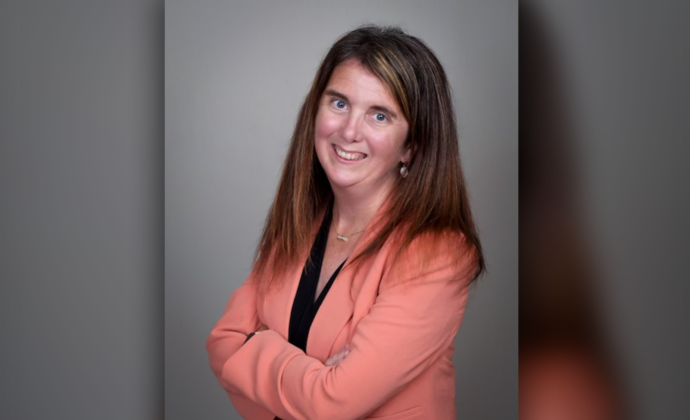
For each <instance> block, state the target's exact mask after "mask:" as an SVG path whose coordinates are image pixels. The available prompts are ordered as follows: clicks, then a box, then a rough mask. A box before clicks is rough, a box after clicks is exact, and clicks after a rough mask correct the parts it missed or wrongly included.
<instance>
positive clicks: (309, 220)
mask: <svg viewBox="0 0 690 420" xmlns="http://www.w3.org/2000/svg"><path fill="white" fill-rule="evenodd" d="M351 59H355V60H357V61H359V62H360V63H362V64H363V65H364V66H365V67H366V68H368V69H369V70H370V71H371V72H372V73H373V74H375V75H376V76H377V77H378V78H379V79H381V81H382V82H383V83H384V84H385V85H387V86H388V88H389V89H390V91H391V94H392V96H393V97H394V98H395V100H396V101H397V102H398V105H399V106H400V109H401V110H402V112H403V114H404V116H405V119H406V120H407V122H408V124H409V127H410V131H409V135H408V139H407V143H406V146H409V147H410V148H411V150H412V156H411V160H410V162H409V163H408V170H409V176H408V177H407V178H405V179H402V178H400V179H399V180H398V182H397V184H396V185H395V187H394V188H393V191H392V192H391V197H390V200H389V205H388V206H387V208H386V210H385V211H386V213H385V214H384V217H383V218H382V219H381V220H383V222H382V225H381V226H380V229H378V234H377V235H376V236H375V237H374V238H373V239H372V240H371V241H369V242H368V243H367V244H366V246H365V247H364V249H363V250H362V252H360V253H359V254H358V255H356V256H355V257H354V258H353V259H351V261H355V260H359V261H360V262H361V261H363V260H364V259H366V258H367V257H370V256H372V255H373V254H374V253H376V252H377V251H378V250H380V249H381V247H382V246H383V245H384V243H385V242H386V240H387V239H388V238H389V237H390V236H391V234H393V233H394V232H395V233H396V236H398V235H400V236H399V237H400V238H401V242H400V244H401V245H400V248H399V250H398V252H399V253H400V252H402V251H403V250H404V249H405V248H406V247H407V246H408V245H409V244H410V243H411V242H412V240H413V239H415V238H416V237H418V236H419V235H422V234H427V233H432V234H434V233H438V234H442V233H446V232H458V233H462V234H463V236H464V241H465V244H458V247H457V248H458V252H463V250H467V249H471V250H472V252H474V256H475V262H476V264H475V266H476V270H475V272H474V275H473V280H474V279H476V278H477V277H479V275H480V274H481V273H482V272H483V271H484V269H485V265H484V257H483V254H482V248H481V244H480V242H479V237H478V235H477V232H476V228H475V225H474V221H473V219H472V213H471V211H470V206H469V200H468V197H467V191H466V188H465V180H464V176H463V173H462V169H461V166H460V154H459V150H458V138H457V129H456V123H455V112H454V110H453V102H452V99H451V92H450V86H449V84H448V81H447V79H446V74H445V71H444V70H443V67H442V66H441V63H440V62H439V61H438V59H437V58H436V56H435V55H434V53H433V52H432V51H431V50H430V49H429V48H428V47H427V46H426V45H425V44H424V43H423V42H422V41H421V40H419V39H418V38H415V37H413V36H410V35H407V34H406V33H404V32H403V31H402V30H401V29H399V28H396V27H380V26H363V27H360V28H358V29H355V30H354V31H351V32H349V33H347V34H345V35H344V36H343V37H342V38H340V39H339V40H338V41H337V42H336V43H335V44H334V45H333V47H331V49H330V51H329V52H328V54H327V55H326V57H325V58H324V60H323V62H322V63H321V66H320V67H319V69H318V71H317V73H316V76H315V77H314V82H313V83H312V86H311V89H310V91H309V93H308V94H307V97H306V99H305V100H304V103H303V104H302V108H301V110H300V112H299V115H298V118H297V124H296V125H295V130H294V132H293V134H292V140H291V142H290V147H289V149H288V153H287V156H286V158H285V163H284V164H283V172H282V175H281V178H280V183H279V184H278V190H277V192H276V196H275V199H274V200H273V204H272V206H271V209H270V210H269V212H268V216H267V217H266V223H265V226H264V231H263V234H262V236H261V240H260V242H259V244H258V246H257V250H256V255H255V261H254V272H255V274H256V275H255V276H254V279H255V281H256V282H257V283H258V284H259V285H260V286H261V289H262V290H267V288H268V287H269V286H270V285H271V284H273V283H274V282H275V281H276V279H277V278H279V277H276V276H275V275H274V273H283V272H285V270H286V269H288V268H289V267H290V266H292V265H293V264H296V263H303V262H302V261H298V259H299V258H300V257H304V256H306V255H307V253H308V250H309V249H310V247H311V241H312V239H313V238H312V232H313V228H314V226H315V224H316V223H318V222H319V221H318V220H317V218H318V217H319V214H321V213H322V211H323V210H324V209H325V207H326V206H327V205H329V203H330V200H331V198H332V194H333V193H332V190H331V187H330V184H329V182H328V178H327V177H326V174H325V172H324V170H323V168H322V167H321V164H320V163H319V160H318V158H317V156H316V152H315V150H314V127H315V120H316V114H317V111H318V107H319V102H320V99H321V95H322V94H323V92H324V90H325V89H326V86H327V84H328V81H329V79H330V77H331V74H332V73H333V71H334V70H335V68H336V67H337V66H338V65H339V64H341V63H343V62H344V61H346V60H351ZM269 266H270V268H269Z"/></svg>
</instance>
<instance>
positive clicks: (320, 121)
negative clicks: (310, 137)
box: [314, 112, 338, 140]
mask: <svg viewBox="0 0 690 420" xmlns="http://www.w3.org/2000/svg"><path fill="white" fill-rule="evenodd" d="M315 125H316V126H315V127H314V128H315V130H314V131H315V135H316V139H317V140H319V139H326V138H328V137H330V136H331V135H332V134H333V133H335V132H336V131H337V130H338V119H337V118H336V117H334V116H329V115H328V114H327V113H321V112H319V113H318V114H316V124H315Z"/></svg>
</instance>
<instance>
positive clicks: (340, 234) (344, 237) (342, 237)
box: [331, 219, 366, 242]
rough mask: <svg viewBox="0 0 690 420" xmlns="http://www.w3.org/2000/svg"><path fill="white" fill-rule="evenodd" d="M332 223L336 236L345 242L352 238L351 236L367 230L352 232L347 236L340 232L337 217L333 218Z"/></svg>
mask: <svg viewBox="0 0 690 420" xmlns="http://www.w3.org/2000/svg"><path fill="white" fill-rule="evenodd" d="M331 225H333V230H334V231H335V234H336V236H335V237H336V238H337V239H338V240H341V241H343V242H347V240H348V239H349V238H350V236H355V235H359V234H360V233H362V232H364V231H365V230H366V229H362V230H360V231H359V232H355V233H351V234H349V235H347V236H346V235H343V234H342V233H340V232H338V229H337V228H336V227H335V219H333V222H332V223H331Z"/></svg>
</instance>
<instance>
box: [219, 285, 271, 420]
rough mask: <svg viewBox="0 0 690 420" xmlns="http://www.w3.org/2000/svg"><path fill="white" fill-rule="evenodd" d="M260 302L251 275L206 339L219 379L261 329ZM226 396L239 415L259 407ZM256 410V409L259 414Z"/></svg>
mask: <svg viewBox="0 0 690 420" xmlns="http://www.w3.org/2000/svg"><path fill="white" fill-rule="evenodd" d="M256 302H257V293H256V286H255V285H254V284H252V283H251V274H250V277H249V278H247V280H245V282H244V283H243V284H242V285H241V286H240V287H238V288H237V289H235V291H233V293H232V294H231V295H230V299H228V303H227V305H226V306H225V310H224V311H223V315H222V316H221V318H220V320H218V322H217V323H216V325H215V326H214V328H213V330H212V331H211V334H209V336H208V338H207V339H206V351H207V352H208V355H209V363H210V365H211V370H212V371H213V373H214V374H215V375H216V377H220V375H221V372H222V370H223V364H224V362H225V361H226V360H228V359H230V358H231V356H232V355H234V354H235V353H236V352H237V350H238V349H239V348H240V347H242V344H243V343H244V341H245V340H246V339H247V335H248V334H249V333H251V332H253V331H256V329H257V328H258V327H259V324H260V321H259V317H258V312H257V308H256ZM256 337H258V335H257V336H255V337H254V338H252V340H254V339H255V338H256ZM252 340H250V341H252ZM221 383H222V382H221ZM226 392H227V394H228V396H229V397H230V400H231V401H232V404H233V405H234V406H235V409H236V410H238V411H239V412H242V411H243V410H244V409H246V408H248V407H249V406H252V405H255V404H256V403H254V402H252V401H250V400H247V399H246V398H245V397H244V396H242V395H240V394H237V393H236V392H232V391H230V390H229V389H227V388H226ZM256 408H257V407H254V408H253V410H254V412H255V413H256ZM263 417H265V418H270V419H273V416H272V415H271V413H268V412H266V413H265V415H264V416H263Z"/></svg>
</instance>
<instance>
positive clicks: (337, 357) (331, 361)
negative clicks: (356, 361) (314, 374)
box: [324, 343, 350, 366]
mask: <svg viewBox="0 0 690 420" xmlns="http://www.w3.org/2000/svg"><path fill="white" fill-rule="evenodd" d="M348 354H350V343H347V344H345V347H343V348H342V349H341V350H340V351H339V352H337V353H336V354H334V355H333V356H331V357H329V358H328V360H326V363H324V364H325V365H326V366H338V365H339V364H340V362H342V361H343V360H345V357H346V356H347V355H348Z"/></svg>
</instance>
